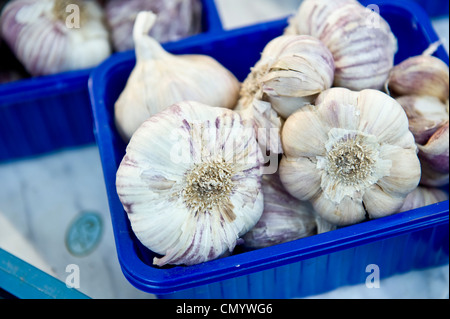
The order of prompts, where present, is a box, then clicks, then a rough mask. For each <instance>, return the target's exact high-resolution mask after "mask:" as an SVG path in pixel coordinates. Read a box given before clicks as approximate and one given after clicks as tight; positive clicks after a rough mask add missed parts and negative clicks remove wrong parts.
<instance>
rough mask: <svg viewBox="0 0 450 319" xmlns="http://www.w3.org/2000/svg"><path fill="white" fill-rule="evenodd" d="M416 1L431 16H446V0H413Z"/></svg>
mask: <svg viewBox="0 0 450 319" xmlns="http://www.w3.org/2000/svg"><path fill="white" fill-rule="evenodd" d="M413 1H415V2H417V3H418V4H419V5H420V6H421V7H422V8H423V9H424V10H425V11H426V12H427V13H428V15H429V16H430V17H431V18H439V17H442V16H448V13H449V12H448V1H447V0H431V1H430V0H413Z"/></svg>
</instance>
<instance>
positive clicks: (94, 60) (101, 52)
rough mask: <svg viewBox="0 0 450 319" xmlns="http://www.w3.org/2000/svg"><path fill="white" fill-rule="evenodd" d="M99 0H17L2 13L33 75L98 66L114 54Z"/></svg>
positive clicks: (5, 29) (6, 33)
mask: <svg viewBox="0 0 450 319" xmlns="http://www.w3.org/2000/svg"><path fill="white" fill-rule="evenodd" d="M102 19H103V13H102V10H101V8H100V7H99V5H98V4H97V3H96V2H95V1H84V0H83V1H77V2H76V4H74V3H73V1H69V0H39V1H38V0H13V1H10V2H8V3H7V4H6V6H5V7H4V9H3V11H2V15H1V21H0V24H1V30H2V36H3V38H4V39H5V41H6V42H7V43H8V45H9V46H10V48H11V50H12V51H13V52H14V54H15V55H16V57H17V59H18V60H19V61H20V62H21V63H22V64H23V65H24V67H25V68H26V70H27V71H28V72H29V73H30V74H31V75H35V76H38V75H47V74H55V73H59V72H64V71H72V70H79V69H86V68H90V67H94V66H96V65H98V64H99V63H100V62H102V61H103V60H104V59H106V58H107V57H108V56H109V55H110V54H111V45H110V43H109V33H108V31H107V29H106V27H105V26H104V24H103V21H102Z"/></svg>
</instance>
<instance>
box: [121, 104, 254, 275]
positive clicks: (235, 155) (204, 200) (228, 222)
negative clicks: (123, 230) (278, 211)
mask: <svg viewBox="0 0 450 319" xmlns="http://www.w3.org/2000/svg"><path fill="white" fill-rule="evenodd" d="M262 160H263V159H262V154H261V149H260V147H259V145H258V144H257V142H256V138H255V135H254V131H253V130H252V129H249V128H247V127H246V126H244V125H243V123H242V120H241V117H240V116H239V114H238V113H236V112H234V111H233V110H229V109H225V108H220V107H212V106H208V105H204V104H201V103H198V102H193V101H192V102H187V101H184V102H180V103H177V104H174V105H172V106H170V107H168V108H166V109H165V110H164V111H161V112H160V113H158V114H155V115H154V116H152V117H150V118H148V119H147V120H146V121H145V122H144V123H143V124H142V125H141V126H140V127H139V128H138V130H137V131H136V132H135V134H134V135H133V137H132V138H131V140H130V142H129V144H128V146H127V149H126V154H125V156H124V158H123V160H122V162H121V164H120V166H119V169H118V171H117V178H116V187H117V193H118V195H119V198H120V200H121V202H122V204H123V207H124V209H125V211H126V212H127V215H128V217H129V220H130V223H131V227H132V229H133V231H134V233H135V234H136V236H137V238H138V239H139V240H140V241H141V242H142V244H143V245H144V246H146V247H148V248H149V249H150V250H152V251H153V252H155V253H157V254H160V255H162V257H161V258H157V257H155V258H154V264H155V265H159V266H163V265H166V264H185V265H192V264H197V263H201V262H204V261H208V260H212V259H215V258H218V257H220V256H223V255H224V254H225V253H227V252H231V251H232V250H233V249H234V247H235V245H236V242H237V240H238V238H239V237H240V236H242V235H243V234H244V233H246V232H247V231H248V230H249V229H251V228H252V227H253V226H254V225H255V224H256V222H257V221H258V219H259V218H260V217H261V214H262V211H263V193H262V191H261V170H260V166H261V164H262Z"/></svg>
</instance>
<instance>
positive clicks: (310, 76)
mask: <svg viewBox="0 0 450 319" xmlns="http://www.w3.org/2000/svg"><path fill="white" fill-rule="evenodd" d="M333 78H334V61H333V56H332V55H331V52H330V51H329V50H328V48H327V47H326V46H325V45H324V44H323V43H322V42H321V41H319V40H318V39H316V38H313V37H311V36H307V35H301V36H296V35H283V36H279V37H277V38H275V39H273V40H271V41H270V42H269V43H268V44H267V45H266V46H265V48H264V50H263V52H262V54H261V58H260V60H259V61H258V62H257V63H256V64H255V66H254V67H253V68H252V69H251V72H250V74H249V75H248V76H247V78H246V79H245V80H244V82H243V84H242V89H241V94H240V96H241V98H240V100H239V104H242V105H243V106H239V107H240V108H245V105H246V104H248V103H249V102H251V101H252V99H253V97H254V96H255V94H256V92H258V91H259V90H262V93H263V100H265V101H268V102H270V103H271V105H272V107H273V109H274V110H275V111H276V112H277V113H278V115H280V116H281V117H282V118H287V117H288V116H289V115H291V114H292V113H293V112H294V111H296V110H297V109H299V108H300V107H302V106H304V105H308V104H310V103H312V102H313V101H314V99H315V98H316V97H317V95H318V94H319V93H320V92H322V91H324V90H326V89H328V88H330V87H331V85H332V84H333Z"/></svg>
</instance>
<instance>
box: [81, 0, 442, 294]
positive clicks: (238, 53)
mask: <svg viewBox="0 0 450 319" xmlns="http://www.w3.org/2000/svg"><path fill="white" fill-rule="evenodd" d="M369 3H371V4H373V3H375V4H377V5H379V7H380V10H381V11H380V13H381V15H382V16H383V17H384V18H385V19H386V20H387V21H388V22H389V24H390V25H391V28H392V31H393V32H394V34H395V35H396V36H397V38H398V40H399V51H398V54H397V55H396V59H395V60H396V63H399V62H400V61H402V60H404V59H405V58H407V57H409V56H412V55H416V54H420V53H422V52H423V50H425V49H426V48H427V47H428V45H429V44H430V43H433V42H435V41H436V40H438V37H437V35H436V34H435V32H434V30H433V28H432V26H431V23H430V20H429V18H428V16H427V14H426V13H425V12H424V11H423V9H421V8H420V7H419V6H418V5H416V4H415V3H411V2H410V1H400V0H399V1H392V0H390V1H370V2H367V4H369ZM286 24H287V20H286V19H282V20H278V21H273V22H269V23H264V24H259V25H254V26H250V27H245V28H241V29H235V30H230V31H226V32H221V33H216V34H211V35H209V36H208V37H203V38H196V39H195V41H190V42H189V43H172V44H168V45H165V48H166V49H167V50H169V51H171V52H173V53H203V54H208V55H211V56H213V57H214V58H216V59H217V60H218V61H219V62H221V63H222V64H223V65H224V66H226V67H227V68H228V69H230V70H231V71H232V72H233V73H234V74H235V75H236V76H237V77H238V78H239V79H240V80H243V79H244V78H245V77H246V75H247V74H248V72H249V69H250V67H251V66H253V65H254V63H255V62H256V61H257V60H258V59H259V56H260V52H261V51H262V49H263V47H264V46H265V44H266V43H267V42H268V41H269V40H270V39H272V38H274V37H276V36H278V35H280V34H281V33H282V31H283V29H284V27H285V26H286ZM435 55H436V56H438V57H439V58H441V59H442V60H443V61H445V62H446V63H447V65H448V55H447V54H446V52H445V51H444V49H442V48H440V49H439V50H438V51H437V52H436V53H435ZM134 65H135V57H134V53H133V52H127V53H123V54H117V55H115V56H113V57H111V58H110V59H108V60H107V61H105V62H104V63H103V64H101V65H100V66H99V67H98V68H96V69H95V70H94V71H93V73H92V74H91V77H90V80H89V91H90V97H91V103H92V109H93V114H94V119H95V136H96V139H97V144H98V147H99V151H100V156H101V161H102V166H103V172H104V179H105V183H106V189H107V194H108V200H109V206H110V212H111V218H112V223H113V230H114V235H115V241H116V247H117V252H118V257H119V262H120V264H121V266H122V270H123V273H124V275H125V276H126V278H127V279H128V280H129V281H130V282H131V283H132V284H133V285H135V286H136V287H137V288H139V289H141V290H143V291H146V292H149V293H154V294H157V295H158V296H159V297H160V298H292V297H304V296H308V295H312V294H318V293H322V292H325V291H329V290H331V289H334V288H337V287H340V286H344V285H351V284H357V283H363V282H364V281H365V280H366V277H367V275H368V274H367V273H366V272H365V270H366V266H367V265H369V264H376V265H378V266H379V268H380V273H381V274H380V275H381V278H385V277H388V276H391V275H393V274H397V273H402V272H406V271H410V270H412V269H421V268H426V267H431V266H437V265H442V264H447V263H448V262H449V228H448V227H449V226H448V222H449V202H448V201H445V202H441V203H438V204H434V205H430V206H427V207H422V208H419V209H416V210H413V211H409V212H404V213H399V214H396V215H392V216H389V217H384V218H380V219H377V220H372V221H368V222H364V223H361V224H357V225H352V226H348V227H345V228H342V229H338V230H335V231H332V232H328V233H324V234H320V235H315V236H311V237H307V238H303V239H299V240H296V241H292V242H289V243H285V244H281V245H276V246H272V247H268V248H263V249H259V250H256V251H251V252H245V253H240V254H236V255H232V256H229V257H226V258H222V259H218V260H213V261H210V262H205V263H202V264H198V265H193V266H189V267H185V266H176V267H168V268H158V267H154V266H152V258H153V256H154V253H153V252H151V251H150V250H148V249H146V248H145V247H143V246H142V245H141V244H140V243H139V241H138V240H137V239H136V237H135V236H134V234H133V232H132V230H131V228H130V224H129V221H128V218H127V216H126V213H125V211H124V210H123V207H122V204H121V203H120V201H119V198H118V196H117V193H116V188H115V174H116V171H117V168H118V166H119V163H120V161H121V159H122V157H123V155H124V150H125V146H126V145H125V144H124V143H123V141H122V140H121V138H120V137H119V135H118V133H117V131H116V129H115V126H114V120H113V109H114V103H115V101H116V99H117V98H118V96H119V94H120V92H121V91H122V90H123V88H124V86H125V83H126V81H127V78H128V75H129V74H130V72H131V70H132V68H133V67H134Z"/></svg>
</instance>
